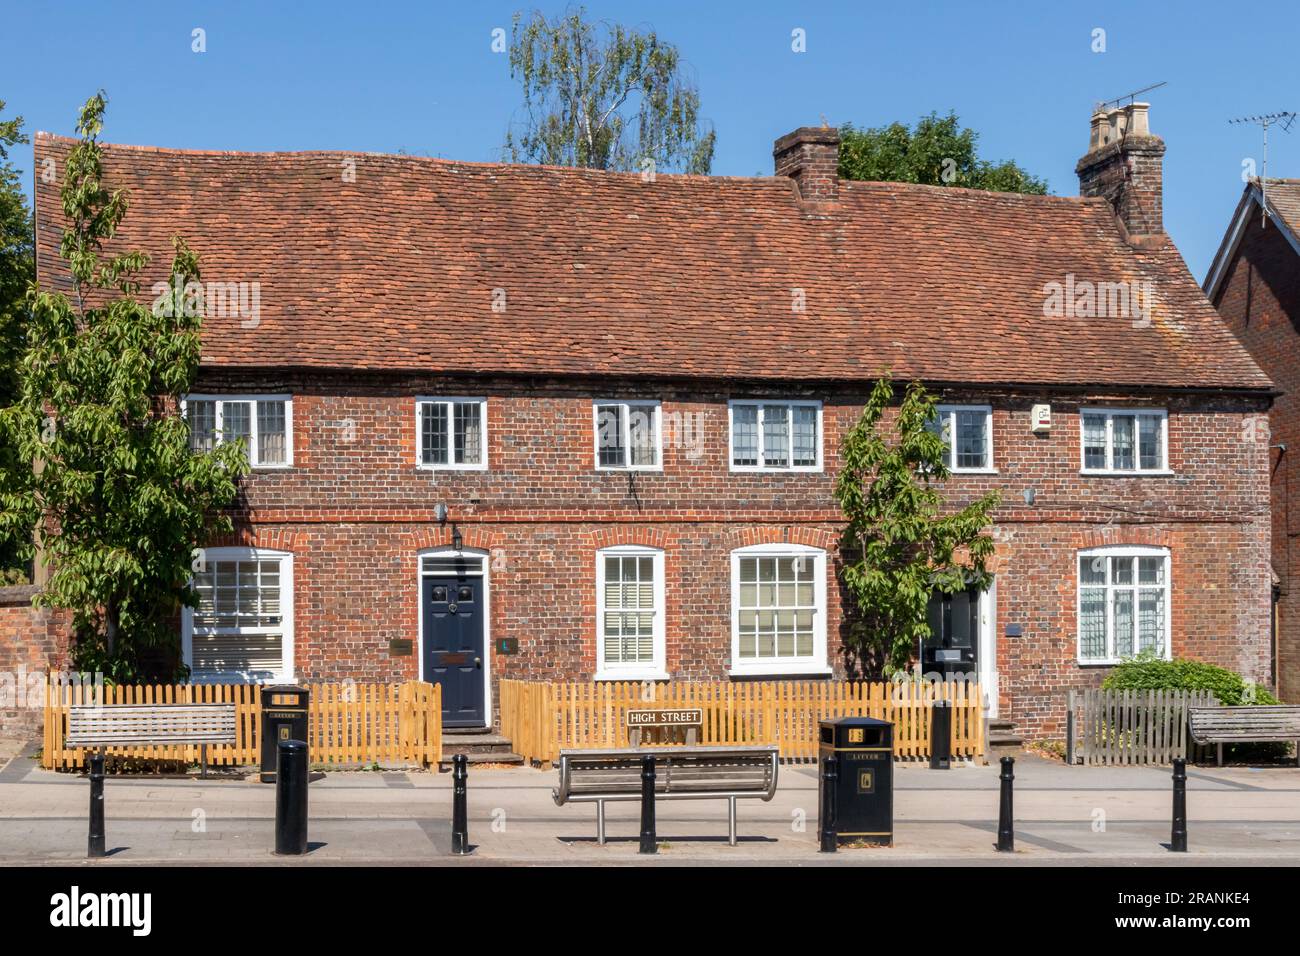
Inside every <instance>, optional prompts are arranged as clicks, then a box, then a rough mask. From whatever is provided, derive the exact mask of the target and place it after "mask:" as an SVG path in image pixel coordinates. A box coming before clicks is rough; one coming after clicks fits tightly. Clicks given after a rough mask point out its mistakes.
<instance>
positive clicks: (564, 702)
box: [500, 680, 984, 763]
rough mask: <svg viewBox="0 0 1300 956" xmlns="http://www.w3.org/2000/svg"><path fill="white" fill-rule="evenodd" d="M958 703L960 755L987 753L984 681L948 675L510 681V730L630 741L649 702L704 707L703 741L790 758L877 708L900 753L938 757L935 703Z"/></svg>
mask: <svg viewBox="0 0 1300 956" xmlns="http://www.w3.org/2000/svg"><path fill="white" fill-rule="evenodd" d="M940 699H942V700H948V701H951V703H952V737H951V744H952V755H953V756H954V757H970V758H975V757H983V755H984V706H983V695H982V694H981V692H980V687H979V685H978V684H973V683H971V684H968V683H962V682H943V681H906V682H901V683H890V682H884V681H871V682H868V681H761V682H735V683H732V682H726V681H717V682H677V681H673V682H670V683H667V684H642V683H639V682H614V681H610V682H600V683H576V684H562V683H538V682H531V681H519V680H502V681H501V683H500V700H501V733H502V734H503V735H505V736H506V737H508V738H510V740H511V743H512V746H513V747H514V750H515V753H518V754H520V755H521V756H523V757H524V758H525V759H526V760H530V761H537V762H541V763H550V762H554V761H555V760H558V759H559V754H560V751H561V750H562V749H578V748H584V747H586V748H594V747H626V746H628V735H627V727H626V721H625V715H626V713H627V711H628V710H629V709H636V708H646V707H665V708H678V707H680V708H698V709H699V710H701V711H702V712H703V719H704V726H703V727H702V728H701V731H700V735H699V742H700V743H701V744H768V745H771V744H775V745H776V746H778V747H780V748H781V756H782V758H784V759H804V760H806V759H811V758H815V757H816V756H817V744H818V739H817V738H818V734H817V724H818V721H821V720H825V719H827V718H830V717H849V716H853V717H875V718H877V719H879V720H888V721H890V722H891V723H892V724H893V725H894V756H895V757H913V758H922V757H924V758H928V757H929V756H930V707H931V704H933V702H934V701H935V700H940Z"/></svg>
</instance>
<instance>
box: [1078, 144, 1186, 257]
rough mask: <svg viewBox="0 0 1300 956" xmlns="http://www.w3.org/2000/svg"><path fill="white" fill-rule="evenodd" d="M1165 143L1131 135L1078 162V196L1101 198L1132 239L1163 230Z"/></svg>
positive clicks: (1156, 233)
mask: <svg viewBox="0 0 1300 956" xmlns="http://www.w3.org/2000/svg"><path fill="white" fill-rule="evenodd" d="M1164 154H1165V144H1164V143H1163V142H1162V141H1161V140H1160V138H1159V137H1156V136H1130V137H1128V138H1127V139H1125V140H1123V141H1121V142H1114V143H1110V144H1108V145H1105V146H1102V147H1100V148H1098V149H1095V150H1093V151H1091V152H1090V153H1088V154H1087V155H1086V156H1084V157H1083V158H1082V159H1081V160H1079V163H1078V166H1077V167H1076V171H1077V172H1078V174H1079V195H1080V196H1100V197H1102V198H1104V199H1106V200H1107V201H1108V202H1110V203H1111V205H1112V207H1113V208H1114V210H1115V216H1116V218H1118V219H1119V221H1120V222H1122V223H1123V224H1124V228H1125V229H1127V230H1128V232H1129V234H1130V235H1132V236H1147V235H1158V234H1161V233H1163V230H1164Z"/></svg>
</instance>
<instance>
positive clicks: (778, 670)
mask: <svg viewBox="0 0 1300 956" xmlns="http://www.w3.org/2000/svg"><path fill="white" fill-rule="evenodd" d="M728 454H730V452H728ZM754 557H769V558H770V557H783V558H798V557H803V558H810V559H811V560H812V562H813V601H814V607H813V652H812V655H811V656H809V657H782V658H767V659H762V660H755V659H752V658H743V659H742V658H741V656H740V561H741V559H742V558H754ZM826 561H827V555H826V552H825V551H823V550H822V549H821V548H814V547H810V546H808V545H802V544H756V545H751V546H749V547H745V548H737V549H736V550H734V551H732V552H731V674H732V676H735V677H755V676H767V675H773V676H780V675H792V674H801V675H807V676H825V675H829V674H830V673H831V668H830V666H829V665H828V664H827V662H826Z"/></svg>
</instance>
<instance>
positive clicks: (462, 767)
mask: <svg viewBox="0 0 1300 956" xmlns="http://www.w3.org/2000/svg"><path fill="white" fill-rule="evenodd" d="M451 852H452V853H455V854H456V855H457V856H464V855H465V854H467V853H469V758H468V757H466V756H465V755H464V754H455V755H453V756H452V758H451Z"/></svg>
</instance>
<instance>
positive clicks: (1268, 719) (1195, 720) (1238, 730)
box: [1188, 705, 1300, 767]
mask: <svg viewBox="0 0 1300 956" xmlns="http://www.w3.org/2000/svg"><path fill="white" fill-rule="evenodd" d="M1188 725H1189V727H1190V729H1191V734H1192V740H1193V741H1195V742H1196V743H1198V744H1216V745H1217V746H1218V761H1217V763H1218V765H1219V766H1220V767H1222V766H1223V745H1224V744H1231V743H1269V742H1282V743H1288V742H1292V741H1294V742H1295V744H1296V763H1297V765H1300V707H1288V706H1262V705H1261V706H1250V707H1206V708H1193V709H1192V710H1190V711H1188Z"/></svg>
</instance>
